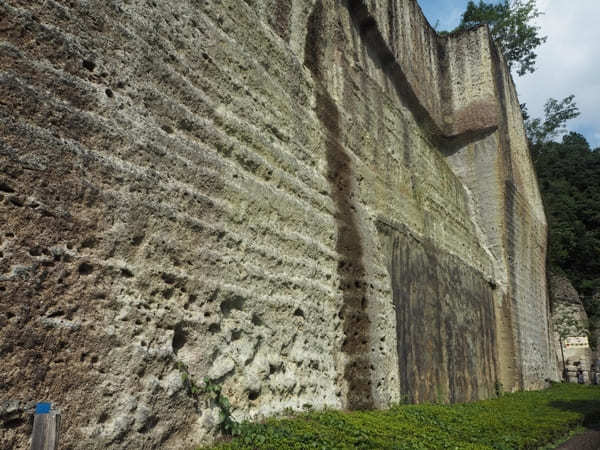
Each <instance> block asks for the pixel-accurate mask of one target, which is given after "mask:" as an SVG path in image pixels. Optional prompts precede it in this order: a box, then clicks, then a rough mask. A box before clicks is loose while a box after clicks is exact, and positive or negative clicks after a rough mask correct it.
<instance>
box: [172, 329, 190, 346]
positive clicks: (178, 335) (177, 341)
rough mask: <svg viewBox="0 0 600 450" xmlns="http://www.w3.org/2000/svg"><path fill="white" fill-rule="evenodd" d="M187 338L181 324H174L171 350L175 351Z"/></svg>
mask: <svg viewBox="0 0 600 450" xmlns="http://www.w3.org/2000/svg"><path fill="white" fill-rule="evenodd" d="M186 340H187V336H186V332H185V330H184V329H183V327H182V326H181V324H177V325H176V326H175V332H174V333H173V351H174V352H175V353H177V352H178V351H179V350H181V348H182V347H183V346H184V345H185V342H186Z"/></svg>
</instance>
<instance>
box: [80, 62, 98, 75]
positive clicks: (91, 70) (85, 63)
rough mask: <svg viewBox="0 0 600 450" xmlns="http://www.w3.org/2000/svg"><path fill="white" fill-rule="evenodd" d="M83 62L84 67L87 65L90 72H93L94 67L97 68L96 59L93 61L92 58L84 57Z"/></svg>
mask: <svg viewBox="0 0 600 450" xmlns="http://www.w3.org/2000/svg"><path fill="white" fill-rule="evenodd" d="M82 64H83V67H85V68H86V69H87V70H89V71H90V72H93V71H94V69H95V68H96V63H95V62H94V61H92V60H91V59H84V60H83V63H82Z"/></svg>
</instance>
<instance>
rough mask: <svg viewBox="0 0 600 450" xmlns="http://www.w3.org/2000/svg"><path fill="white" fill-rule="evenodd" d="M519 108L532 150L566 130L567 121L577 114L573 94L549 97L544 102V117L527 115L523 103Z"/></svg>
mask: <svg viewBox="0 0 600 450" xmlns="http://www.w3.org/2000/svg"><path fill="white" fill-rule="evenodd" d="M521 110H522V112H523V119H524V120H525V133H526V135H527V139H528V140H529V143H530V144H531V146H532V150H533V149H534V148H536V147H539V146H540V145H541V144H545V143H547V142H549V141H551V140H553V139H555V138H556V137H557V136H558V135H559V134H562V133H564V132H566V128H565V124H566V123H567V121H568V120H571V119H574V118H575V117H577V116H579V108H578V107H577V105H576V104H575V96H574V95H569V96H568V97H565V98H563V99H562V100H561V101H558V100H555V99H553V98H549V99H548V100H547V101H546V103H545V104H544V119H540V118H535V119H533V118H531V117H529V113H528V112H527V105H525V104H523V105H521ZM586 145H587V142H586Z"/></svg>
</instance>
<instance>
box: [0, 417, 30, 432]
mask: <svg viewBox="0 0 600 450" xmlns="http://www.w3.org/2000/svg"><path fill="white" fill-rule="evenodd" d="M24 424H25V419H23V418H21V417H17V418H16V419H11V420H7V421H6V422H4V423H3V424H2V426H3V428H7V429H12V428H18V427H20V426H21V425H24Z"/></svg>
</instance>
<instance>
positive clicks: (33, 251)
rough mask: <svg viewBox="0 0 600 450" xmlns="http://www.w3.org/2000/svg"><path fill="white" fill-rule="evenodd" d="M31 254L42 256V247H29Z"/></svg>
mask: <svg viewBox="0 0 600 450" xmlns="http://www.w3.org/2000/svg"><path fill="white" fill-rule="evenodd" d="M29 254H30V255H31V256H41V254H42V249H41V248H40V247H33V248H30V249H29Z"/></svg>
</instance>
